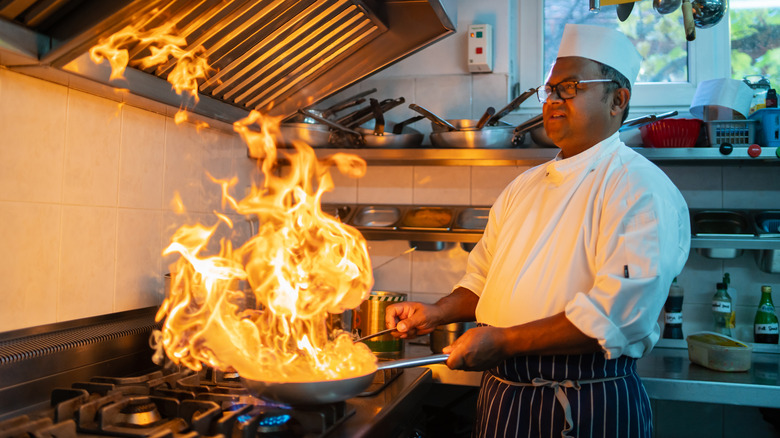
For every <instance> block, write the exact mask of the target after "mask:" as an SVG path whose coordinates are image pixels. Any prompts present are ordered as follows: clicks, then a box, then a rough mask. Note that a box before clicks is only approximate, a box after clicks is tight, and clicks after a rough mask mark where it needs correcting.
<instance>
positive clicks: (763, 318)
mask: <svg viewBox="0 0 780 438" xmlns="http://www.w3.org/2000/svg"><path fill="white" fill-rule="evenodd" d="M777 339H778V330H777V314H776V313H775V305H774V304H773V303H772V286H761V301H759V303H758V311H756V319H755V320H754V322H753V340H754V341H755V342H758V343H762V344H777Z"/></svg>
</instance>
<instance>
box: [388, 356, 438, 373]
mask: <svg viewBox="0 0 780 438" xmlns="http://www.w3.org/2000/svg"><path fill="white" fill-rule="evenodd" d="M448 357H450V355H449V354H434V355H433V356H424V357H413V358H411V359H398V360H387V361H380V362H379V363H378V364H377V367H376V369H377V370H387V369H391V368H412V367H418V366H422V365H433V364H436V363H442V362H446V361H447V358H448Z"/></svg>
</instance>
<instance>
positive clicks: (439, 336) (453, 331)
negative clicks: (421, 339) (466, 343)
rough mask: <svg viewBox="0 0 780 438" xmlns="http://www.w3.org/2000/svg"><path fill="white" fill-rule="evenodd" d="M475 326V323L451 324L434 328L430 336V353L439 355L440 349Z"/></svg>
mask: <svg viewBox="0 0 780 438" xmlns="http://www.w3.org/2000/svg"><path fill="white" fill-rule="evenodd" d="M476 326H477V323H476V322H453V323H452V324H445V325H440V326H438V327H436V328H435V329H434V330H433V331H432V332H431V334H430V335H429V336H430V341H431V351H432V352H434V353H441V351H442V349H443V348H444V347H446V346H448V345H450V344H452V343H453V342H455V340H456V339H458V338H459V337H461V335H463V333H466V331H467V330H470V329H472V328H474V327H476Z"/></svg>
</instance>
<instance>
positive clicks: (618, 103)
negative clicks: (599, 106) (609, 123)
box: [610, 88, 631, 116]
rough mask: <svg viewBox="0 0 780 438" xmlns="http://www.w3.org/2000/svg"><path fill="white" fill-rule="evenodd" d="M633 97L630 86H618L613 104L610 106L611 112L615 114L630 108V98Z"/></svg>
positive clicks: (613, 95) (613, 97) (613, 96)
mask: <svg viewBox="0 0 780 438" xmlns="http://www.w3.org/2000/svg"><path fill="white" fill-rule="evenodd" d="M629 99H631V92H630V91H628V88H618V89H617V90H615V92H614V93H613V94H612V106H611V107H610V113H611V114H612V115H613V116H616V115H618V113H621V112H623V111H625V109H626V108H628V100H629Z"/></svg>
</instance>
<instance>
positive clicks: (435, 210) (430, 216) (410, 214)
mask: <svg viewBox="0 0 780 438" xmlns="http://www.w3.org/2000/svg"><path fill="white" fill-rule="evenodd" d="M452 218H453V211H452V209H451V208H447V207H415V208H410V209H409V210H407V211H406V214H405V215H404V218H403V220H402V221H401V225H400V226H401V228H402V229H407V230H440V231H443V230H449V229H450V224H451V223H452Z"/></svg>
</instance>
